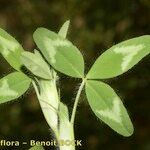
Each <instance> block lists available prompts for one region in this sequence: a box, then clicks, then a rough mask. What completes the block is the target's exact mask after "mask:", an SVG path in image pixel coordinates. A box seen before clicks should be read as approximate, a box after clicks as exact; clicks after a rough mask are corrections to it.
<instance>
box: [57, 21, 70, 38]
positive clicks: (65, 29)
mask: <svg viewBox="0 0 150 150" xmlns="http://www.w3.org/2000/svg"><path fill="white" fill-rule="evenodd" d="M69 25H70V20H67V21H66V22H65V23H64V24H63V25H62V27H61V28H60V30H59V32H58V34H59V35H60V36H62V37H63V38H66V36H67V32H68V29H69Z"/></svg>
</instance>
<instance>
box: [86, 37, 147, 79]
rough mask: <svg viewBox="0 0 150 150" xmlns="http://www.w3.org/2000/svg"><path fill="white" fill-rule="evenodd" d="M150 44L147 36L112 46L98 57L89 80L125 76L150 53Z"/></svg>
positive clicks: (88, 75) (90, 72)
mask: <svg viewBox="0 0 150 150" xmlns="http://www.w3.org/2000/svg"><path fill="white" fill-rule="evenodd" d="M149 42H150V36H149V35H145V36H141V37H137V38H133V39H129V40H126V41H123V42H121V43H119V44H117V45H114V46H112V47H111V48H110V49H108V50H107V51H106V52H104V53H103V54H102V55H101V56H99V57H98V59H97V60H96V62H95V63H94V65H93V66H92V68H91V69H90V71H89V73H88V74H87V78H88V79H107V78H112V77H116V76H118V75H121V74H123V73H124V72H126V71H128V70H129V69H131V68H132V67H133V66H134V65H135V64H137V63H138V62H139V61H140V60H141V59H142V58H143V57H145V56H146V55H148V54H149V53H150V46H149Z"/></svg>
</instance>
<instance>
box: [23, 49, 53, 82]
mask: <svg viewBox="0 0 150 150" xmlns="http://www.w3.org/2000/svg"><path fill="white" fill-rule="evenodd" d="M21 59H22V63H23V64H24V65H25V66H26V67H27V68H28V69H29V70H30V71H31V72H32V73H33V74H34V75H36V76H38V77H41V78H44V79H51V78H52V77H51V72H50V68H49V66H48V64H47V63H46V62H45V61H44V59H43V58H42V56H41V54H40V53H39V52H38V51H35V54H33V53H30V52H23V53H22V57H21Z"/></svg>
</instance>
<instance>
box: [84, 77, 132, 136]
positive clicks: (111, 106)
mask: <svg viewBox="0 0 150 150" xmlns="http://www.w3.org/2000/svg"><path fill="white" fill-rule="evenodd" d="M86 95H87V99H88V102H89V104H90V107H91V108H92V110H93V112H94V113H95V115H96V116H97V117H98V118H99V119H101V120H102V121H103V122H105V123H106V124H107V125H108V126H109V127H110V128H112V129H113V130H115V131H116V132H117V133H119V134H121V135H123V136H130V135H132V134H133V130H134V129H133V125H132V123H131V120H130V118H129V116H128V113H127V111H126V109H125V107H124V106H123V103H122V102H121V100H120V98H119V97H118V96H117V94H116V93H115V92H114V90H113V89H112V88H111V87H110V86H109V85H107V84H105V83H103V82H98V81H92V80H89V81H87V83H86Z"/></svg>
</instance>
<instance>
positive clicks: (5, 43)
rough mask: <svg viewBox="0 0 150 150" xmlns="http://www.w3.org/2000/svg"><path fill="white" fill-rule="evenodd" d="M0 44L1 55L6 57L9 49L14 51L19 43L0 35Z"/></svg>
mask: <svg viewBox="0 0 150 150" xmlns="http://www.w3.org/2000/svg"><path fill="white" fill-rule="evenodd" d="M0 45H1V46H2V51H3V55H4V56H5V57H7V56H8V55H9V53H10V52H11V51H13V52H14V51H15V50H16V49H17V48H19V44H18V43H15V42H13V41H10V40H8V39H6V38H4V37H2V36H0Z"/></svg>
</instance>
